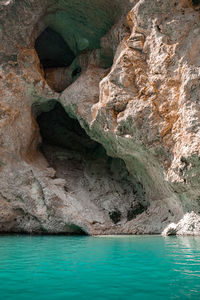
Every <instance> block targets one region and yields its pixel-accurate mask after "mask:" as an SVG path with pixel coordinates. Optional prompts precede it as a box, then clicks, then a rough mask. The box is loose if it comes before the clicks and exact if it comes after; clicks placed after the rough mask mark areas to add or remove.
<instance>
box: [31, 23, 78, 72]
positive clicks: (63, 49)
mask: <svg viewBox="0 0 200 300" xmlns="http://www.w3.org/2000/svg"><path fill="white" fill-rule="evenodd" d="M35 49H36V51H37V53H38V56H39V59H40V62H41V64H42V65H43V67H44V68H56V67H67V66H69V65H70V64H71V63H72V61H73V60H74V58H75V55H74V53H73V52H72V50H71V49H70V48H69V46H68V45H67V43H66V42H65V41H64V40H63V38H62V37H61V36H60V35H59V34H58V33H57V32H56V31H54V30H52V29H51V28H49V27H48V28H46V29H45V30H44V31H43V32H42V33H41V34H40V36H39V37H38V38H37V40H36V42H35Z"/></svg>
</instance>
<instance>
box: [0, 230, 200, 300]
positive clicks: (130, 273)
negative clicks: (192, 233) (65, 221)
mask: <svg viewBox="0 0 200 300" xmlns="http://www.w3.org/2000/svg"><path fill="white" fill-rule="evenodd" d="M199 277H200V238H198V237H166V238H163V237H160V236H120V237H117V236H109V237H108V236H107V237H95V238H93V237H87V236H85V237H65V236H57V237H56V236H46V237H45V236H41V237H39V236H37V237H30V236H0V299H6V300H32V299H34V300H45V299H48V300H62V299H63V300H64V299H67V300H68V299H81V300H82V299H83V300H84V299H87V300H90V299H92V300H93V299H95V300H96V299H99V300H100V299H106V300H110V299H119V300H124V299H134V300H135V299H136V300H137V299H142V300H143V299H153V300H154V299H181V300H182V299H198V300H199V299H200V278H199Z"/></svg>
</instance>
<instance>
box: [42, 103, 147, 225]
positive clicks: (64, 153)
mask: <svg viewBox="0 0 200 300" xmlns="http://www.w3.org/2000/svg"><path fill="white" fill-rule="evenodd" d="M51 102H52V103H51V105H49V107H51V109H49V110H48V111H47V110H44V111H43V112H40V114H39V115H38V116H37V119H36V120H37V123H38V125H39V128H40V133H41V137H42V144H41V145H40V151H41V152H42V153H43V155H44V156H45V158H46V160H47V161H48V163H49V166H50V167H53V169H54V170H55V171H56V177H57V178H62V179H65V180H66V191H67V192H68V193H71V194H72V195H74V197H76V199H78V201H79V203H83V205H84V209H86V210H87V211H92V210H94V207H93V206H94V205H95V207H96V211H99V213H100V212H101V213H102V212H103V214H105V215H106V217H107V218H108V219H109V220H110V221H111V222H112V223H113V224H118V223H120V222H122V220H125V221H126V222H127V221H130V220H132V219H134V218H136V217H137V215H139V214H141V213H143V212H144V211H145V210H146V209H147V207H148V203H147V202H146V200H145V197H144V195H143V192H142V190H140V185H139V184H138V183H137V182H135V183H133V180H132V178H131V176H130V174H129V172H128V171H127V169H126V165H125V163H124V162H123V160H121V159H119V158H112V157H110V156H108V155H107V153H106V150H105V149H104V147H103V146H102V145H101V144H99V143H98V142H96V141H94V140H92V139H91V138H90V137H89V136H88V135H87V133H86V132H85V130H84V129H83V128H82V127H81V125H80V123H79V121H78V120H76V119H73V118H71V117H70V116H69V115H68V114H67V113H66V111H65V109H64V108H63V106H62V105H61V104H60V103H59V102H57V101H56V100H51ZM138 207H139V209H138ZM92 217H93V216H92Z"/></svg>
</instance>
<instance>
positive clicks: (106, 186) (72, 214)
mask: <svg viewBox="0 0 200 300" xmlns="http://www.w3.org/2000/svg"><path fill="white" fill-rule="evenodd" d="M0 5H1V7H0V8H1V9H0V35H1V40H2V43H1V45H0V63H1V68H0V72H1V74H0V76H1V81H0V95H1V98H0V157H1V158H0V160H1V161H0V177H1V178H0V206H1V208H2V209H1V211H2V213H1V215H0V231H4V232H5V231H8V232H35V233H66V234H85V233H87V234H110V233H112V234H117V233H128V234H143V233H161V232H162V231H163V230H164V229H165V227H167V225H168V224H170V223H172V222H174V223H177V222H178V221H179V220H180V219H182V218H183V216H184V214H186V213H188V212H191V211H194V212H195V218H197V219H198V213H200V201H199V199H200V190H199V184H200V182H199V178H200V176H199V175H200V174H199V165H200V163H199V162H200V159H199V151H200V136H199V100H198V99H199V76H200V75H199V74H200V59H199V50H200V49H199V48H200V38H199V36H200V35H199V33H200V32H199V26H198V24H199V7H200V3H199V1H191V0H179V1H178V0H176V1H175V0H174V1H172V0H152V1H148V0H140V1H139V0H138V1H137V0H135V1H133V0H130V1H129V0H127V1H118V0H115V1H106V0H98V1H97V0H95V1H94V0H93V1H92V0H86V1H83V0H74V1H69V0H60V1H54V0H44V1H42V2H41V1H39V0H32V1H30V0H29V1H28V0H23V1H1V2H0ZM189 219H190V218H185V219H183V220H184V222H179V223H177V224H179V227H178V231H177V232H185V234H187V232H190V234H191V230H190V229H191V228H192V227H191V228H190V229H189V230H185V231H184V230H182V231H181V226H182V225H181V224H184V227H185V228H186V227H187V226H186V223H187V220H189ZM195 224H197V225H195V233H194V234H198V228H197V227H198V224H199V223H198V222H196V223H195Z"/></svg>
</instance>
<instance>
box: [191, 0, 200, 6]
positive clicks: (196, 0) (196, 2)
mask: <svg viewBox="0 0 200 300" xmlns="http://www.w3.org/2000/svg"><path fill="white" fill-rule="evenodd" d="M192 4H193V5H194V6H197V5H200V0H192Z"/></svg>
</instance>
